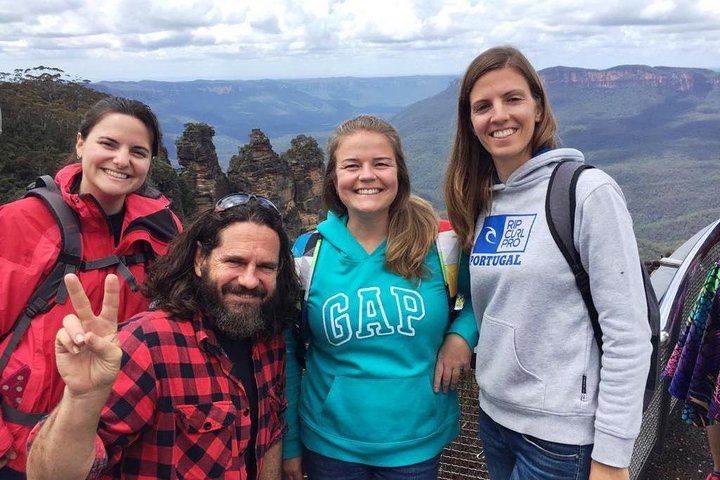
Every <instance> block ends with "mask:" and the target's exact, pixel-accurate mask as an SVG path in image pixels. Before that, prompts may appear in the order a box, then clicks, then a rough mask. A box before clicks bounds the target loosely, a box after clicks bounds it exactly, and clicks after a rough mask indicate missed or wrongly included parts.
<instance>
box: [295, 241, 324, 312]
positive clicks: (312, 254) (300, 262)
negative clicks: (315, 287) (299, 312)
mask: <svg viewBox="0 0 720 480" xmlns="http://www.w3.org/2000/svg"><path fill="white" fill-rule="evenodd" d="M321 244H322V235H320V232H318V231H317V230H313V231H312V232H306V233H303V234H302V235H300V236H299V237H298V239H297V241H296V242H295V245H293V256H294V257H295V269H296V271H297V274H298V277H300V284H301V286H302V289H303V292H304V293H303V300H307V298H308V295H309V294H310V283H311V282H312V276H313V273H314V271H315V260H316V259H317V255H318V252H319V251H320V245H321Z"/></svg>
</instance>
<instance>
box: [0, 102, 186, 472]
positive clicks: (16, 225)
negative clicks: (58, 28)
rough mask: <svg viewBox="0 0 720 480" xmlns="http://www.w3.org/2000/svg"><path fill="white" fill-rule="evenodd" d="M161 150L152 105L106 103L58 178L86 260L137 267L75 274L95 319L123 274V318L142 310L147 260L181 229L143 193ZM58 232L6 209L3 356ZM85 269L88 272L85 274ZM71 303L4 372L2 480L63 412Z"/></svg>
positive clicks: (20, 347)
mask: <svg viewBox="0 0 720 480" xmlns="http://www.w3.org/2000/svg"><path fill="white" fill-rule="evenodd" d="M160 142H161V136H160V128H159V125H158V121H157V118H156V117H155V115H154V114H153V113H152V111H151V110H150V109H149V107H147V105H145V104H143V103H141V102H138V101H135V100H128V99H123V98H113V97H110V98H106V99H103V100H101V101H99V102H98V103H96V104H95V105H94V106H93V107H92V108H90V110H88V112H87V113H86V114H85V116H84V118H83V120H82V123H81V124H80V128H79V132H78V134H77V141H76V144H75V152H74V155H73V156H74V157H77V162H75V163H72V164H69V165H67V166H66V167H64V168H62V169H61V170H60V171H59V172H58V173H57V175H56V176H55V182H56V184H57V186H58V188H59V189H60V192H61V195H62V197H63V200H64V201H65V203H66V204H67V205H68V206H69V207H70V208H71V209H72V210H74V211H75V213H76V214H77V217H78V218H79V224H80V232H81V235H80V236H81V251H82V254H81V260H82V261H83V262H87V261H92V260H98V259H107V258H112V256H116V257H118V258H125V259H129V258H134V259H135V260H136V261H137V259H138V258H140V259H142V261H139V263H134V262H132V261H126V262H125V263H128V265H127V266H125V264H124V263H123V264H120V268H118V264H117V263H115V264H112V265H110V266H107V267H103V268H99V269H97V268H96V269H92V270H85V269H84V268H83V267H81V268H80V271H79V272H78V274H79V276H80V279H81V281H82V283H83V285H86V286H87V287H86V291H87V293H88V298H89V299H90V302H91V304H92V307H93V309H94V310H97V309H99V308H100V306H101V305H102V293H103V281H104V278H105V276H106V275H107V274H108V273H116V272H117V273H118V277H119V278H120V279H121V280H120V284H121V285H120V287H121V291H120V311H119V312H118V313H119V315H118V318H122V319H128V318H130V317H132V316H133V315H135V314H136V313H138V312H141V311H143V310H146V309H147V307H148V300H147V299H146V298H145V297H143V295H142V294H141V293H140V292H138V291H136V288H135V287H136V283H137V284H139V283H141V282H142V281H143V279H144V276H145V269H146V267H147V262H148V260H150V259H152V258H153V257H155V256H157V255H163V254H165V253H166V251H167V248H168V243H169V242H170V240H171V239H172V238H173V237H174V236H175V235H176V234H177V232H178V231H179V229H180V228H181V226H180V222H179V220H178V218H177V217H176V216H175V215H174V214H173V213H172V212H171V211H170V209H169V203H170V202H169V201H168V200H167V199H166V198H165V197H164V196H162V195H161V194H160V193H159V192H158V191H156V190H154V189H152V188H151V187H149V186H147V185H146V184H145V179H146V177H147V174H148V171H149V170H150V163H151V161H152V157H154V156H156V155H157V153H158V150H159V146H160ZM61 246H62V239H61V230H60V228H59V226H58V224H57V220H56V219H55V217H54V216H53V214H52V212H51V211H50V210H49V208H48V206H46V205H45V203H44V202H43V201H42V200H41V199H39V198H36V197H26V198H23V199H21V200H17V201H14V202H11V203H8V204H6V205H3V206H0V354H1V353H2V352H4V351H5V349H6V347H7V344H8V342H9V341H10V338H11V337H12V330H13V328H14V326H15V325H16V321H17V320H18V318H19V317H20V315H21V314H22V313H23V312H24V311H25V307H26V303H27V302H28V299H30V297H31V295H32V294H33V292H34V291H35V289H36V288H37V287H38V285H39V284H40V282H41V281H42V280H43V278H44V277H45V276H47V275H48V273H49V272H50V270H51V269H52V268H53V266H54V264H55V262H56V260H57V259H58V256H59V254H60V249H61ZM83 265H86V264H83ZM71 311H72V306H71V305H70V302H66V303H65V304H62V305H61V304H56V305H54V306H53V307H52V308H51V309H50V310H49V311H47V312H46V313H42V314H39V315H37V316H35V317H34V318H32V321H31V322H30V325H29V327H28V329H27V330H26V331H25V332H24V334H23V335H22V337H21V338H20V341H19V343H18V344H17V346H16V347H15V348H14V349H13V350H12V355H11V356H10V358H9V360H8V363H7V365H6V366H5V368H3V369H2V370H1V371H0V395H1V396H2V397H1V398H0V406H1V407H2V408H1V409H0V478H2V479H8V480H9V479H15V478H17V479H23V478H25V473H24V472H25V462H26V454H27V452H26V448H25V441H26V439H27V435H28V433H29V431H30V430H31V428H32V426H33V423H34V421H35V420H36V419H37V417H38V416H39V415H41V414H46V413H48V412H50V410H52V408H53V407H54V406H55V405H56V404H57V403H58V401H59V400H60V397H61V396H62V391H63V382H62V380H61V379H60V378H59V375H58V372H57V368H56V366H55V353H54V342H55V334H56V332H57V330H58V329H59V328H60V327H61V326H62V319H63V317H64V316H65V315H66V314H67V313H69V312H71Z"/></svg>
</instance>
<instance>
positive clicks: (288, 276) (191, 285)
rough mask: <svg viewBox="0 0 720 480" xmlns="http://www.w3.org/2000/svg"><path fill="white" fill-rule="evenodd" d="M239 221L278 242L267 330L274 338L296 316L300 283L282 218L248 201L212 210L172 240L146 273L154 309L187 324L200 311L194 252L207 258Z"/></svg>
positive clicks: (201, 214) (204, 213)
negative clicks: (257, 227)
mask: <svg viewBox="0 0 720 480" xmlns="http://www.w3.org/2000/svg"><path fill="white" fill-rule="evenodd" d="M239 222H250V223H254V224H257V225H263V226H266V227H269V228H271V229H272V230H274V231H275V233H277V235H278V237H279V238H280V255H279V257H280V258H279V262H278V274H277V283H276V287H275V293H274V295H273V297H272V298H273V300H271V305H270V307H271V308H270V312H269V313H270V316H271V318H269V321H270V322H271V325H270V329H271V331H272V332H273V333H279V332H280V331H282V329H283V328H284V327H285V326H286V325H288V324H289V322H290V321H291V320H293V319H294V318H295V317H296V316H297V314H298V312H297V304H298V300H299V298H300V282H299V280H298V277H297V274H296V273H295V264H294V260H293V257H292V253H291V250H290V240H289V239H288V236H287V234H286V233H285V230H284V229H283V226H282V219H281V218H280V214H278V213H277V212H276V211H274V210H272V209H270V208H268V207H266V206H262V205H260V204H258V203H257V202H255V201H252V200H251V201H250V202H248V203H247V204H244V205H239V206H236V207H232V208H229V209H227V210H224V211H221V212H215V211H214V209H210V210H205V211H203V212H200V213H199V215H197V216H196V217H195V220H194V221H193V222H192V223H191V224H190V225H189V226H188V227H187V229H186V230H185V231H183V233H182V234H180V235H179V236H178V237H176V238H175V240H173V242H172V243H171V245H170V250H169V251H168V253H167V255H165V256H163V257H160V258H159V259H158V260H157V261H156V262H155V263H154V264H153V265H152V267H151V268H150V271H149V272H148V275H147V277H146V278H145V282H144V284H143V287H142V290H143V293H145V295H146V296H147V297H148V298H150V299H151V300H152V301H153V305H154V307H155V308H157V309H160V310H164V311H166V312H168V313H170V314H171V315H172V316H174V317H177V318H188V319H189V318H192V317H193V316H194V315H195V313H196V312H202V311H203V306H202V305H201V304H200V300H199V298H200V297H199V295H198V292H199V291H200V283H201V279H200V277H198V276H197V275H196V274H195V269H194V262H195V252H196V250H197V248H200V249H201V252H202V255H203V256H207V255H209V254H210V252H212V251H213V249H215V248H216V247H217V246H218V244H219V242H220V232H222V230H223V229H225V228H227V227H228V226H230V225H233V224H235V223H239ZM198 244H199V246H198Z"/></svg>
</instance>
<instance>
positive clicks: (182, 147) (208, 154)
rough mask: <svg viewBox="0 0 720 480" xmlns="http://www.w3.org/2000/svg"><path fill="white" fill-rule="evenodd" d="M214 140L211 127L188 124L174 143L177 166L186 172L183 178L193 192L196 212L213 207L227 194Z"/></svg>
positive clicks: (226, 184)
mask: <svg viewBox="0 0 720 480" xmlns="http://www.w3.org/2000/svg"><path fill="white" fill-rule="evenodd" d="M213 136H215V130H214V129H213V128H212V127H211V126H210V125H207V124H205V123H187V124H185V131H184V132H183V134H182V135H181V136H180V137H178V139H177V140H176V141H175V146H176V147H177V158H178V163H180V165H181V166H182V167H184V168H185V172H184V173H183V175H186V176H187V177H186V178H187V181H188V183H189V185H190V187H191V189H192V190H193V191H194V192H195V204H196V206H197V209H198V210H204V209H206V208H209V207H211V206H213V205H214V204H215V201H217V199H218V198H220V197H222V196H223V195H226V194H227V193H228V192H229V191H230V188H229V184H228V181H227V178H226V177H225V174H224V173H223V172H222V170H221V169H220V164H219V163H218V158H217V154H216V153H215V145H214V144H213V141H212V138H213Z"/></svg>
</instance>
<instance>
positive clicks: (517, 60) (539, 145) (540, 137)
mask: <svg viewBox="0 0 720 480" xmlns="http://www.w3.org/2000/svg"><path fill="white" fill-rule="evenodd" d="M508 67H509V68H514V69H515V70H516V71H517V72H518V73H520V74H521V75H522V76H523V77H524V78H525V80H527V82H528V85H529V87H530V93H531V95H532V96H533V99H534V100H535V102H536V103H537V106H538V108H539V110H540V112H541V117H540V121H539V122H537V124H536V125H535V131H534V132H533V137H532V140H531V144H530V146H531V151H532V152H533V153H535V152H537V151H539V150H541V149H543V148H554V147H556V146H557V139H556V132H557V122H556V121H555V116H554V115H553V113H552V110H551V108H550V103H549V101H548V97H547V93H546V91H545V87H544V86H543V83H542V80H541V79H540V75H538V73H537V72H536V71H535V69H534V68H533V66H532V65H531V64H530V62H529V61H528V59H527V58H525V56H524V55H523V54H522V53H521V52H520V51H519V50H518V49H516V48H514V47H510V46H502V47H494V48H490V49H488V50H486V51H484V52H483V53H481V54H480V55H478V56H477V57H476V58H475V59H474V60H473V61H472V62H471V63H470V65H469V66H468V68H467V71H466V72H465V75H464V77H463V79H462V82H461V84H460V92H459V94H458V103H457V121H456V125H455V139H454V141H453V147H452V152H451V154H450V159H449V161H448V165H447V169H446V171H445V204H446V206H447V210H448V217H449V218H450V221H451V222H452V225H453V229H454V230H455V232H457V234H458V237H459V238H460V240H461V242H462V243H463V247H464V248H465V250H469V249H470V247H471V246H472V241H473V235H474V232H475V221H476V220H477V217H478V215H480V213H486V212H488V211H489V209H490V202H491V201H492V196H491V192H492V190H491V187H492V182H493V177H494V175H495V167H494V166H493V161H492V157H491V156H490V153H488V151H487V150H485V148H484V147H483V146H482V144H481V143H480V141H479V140H478V139H477V137H476V136H475V133H474V132H473V127H472V123H471V121H470V92H471V91H472V89H473V87H474V86H475V82H477V81H478V79H479V78H480V77H482V76H483V75H485V74H487V73H488V72H491V71H493V70H499V69H502V68H508Z"/></svg>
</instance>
